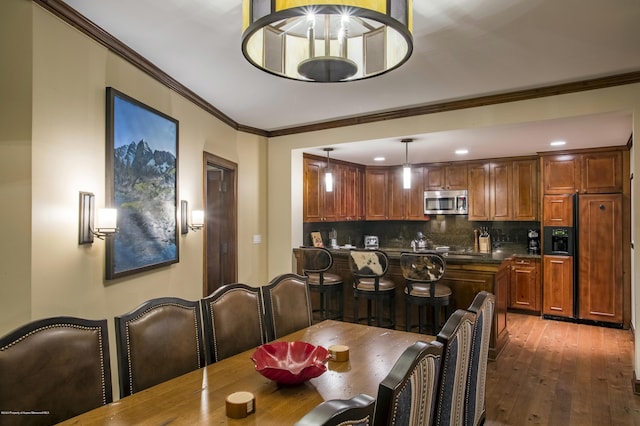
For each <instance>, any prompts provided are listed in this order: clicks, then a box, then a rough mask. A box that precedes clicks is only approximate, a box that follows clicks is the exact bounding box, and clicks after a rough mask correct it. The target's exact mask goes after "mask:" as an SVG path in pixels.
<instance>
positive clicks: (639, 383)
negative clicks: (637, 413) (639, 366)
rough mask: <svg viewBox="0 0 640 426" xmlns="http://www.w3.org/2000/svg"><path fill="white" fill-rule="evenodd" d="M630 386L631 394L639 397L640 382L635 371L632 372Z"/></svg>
mask: <svg viewBox="0 0 640 426" xmlns="http://www.w3.org/2000/svg"><path fill="white" fill-rule="evenodd" d="M631 386H632V387H633V393H634V394H636V395H640V380H638V378H637V377H636V372H635V370H634V371H633V380H632V381H631Z"/></svg>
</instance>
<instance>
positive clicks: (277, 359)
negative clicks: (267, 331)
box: [251, 342, 330, 385]
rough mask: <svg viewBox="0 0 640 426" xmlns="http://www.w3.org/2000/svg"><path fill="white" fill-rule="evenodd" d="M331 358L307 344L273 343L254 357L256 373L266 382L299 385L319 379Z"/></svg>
mask: <svg viewBox="0 0 640 426" xmlns="http://www.w3.org/2000/svg"><path fill="white" fill-rule="evenodd" d="M329 358H330V355H329V351H327V350H326V349H325V348H323V347H322V346H314V345H312V344H310V343H307V342H272V343H267V344H265V345H262V346H260V347H258V348H257V349H256V351H255V352H254V353H253V355H251V359H252V360H253V363H254V364H255V365H256V371H258V373H260V374H262V375H263V376H264V377H266V378H267V379H270V380H273V381H275V382H277V383H281V384H285V385H296V384H299V383H302V382H304V381H306V380H309V379H312V378H314V377H318V376H319V375H321V374H322V373H324V372H325V371H327V366H326V365H325V364H326V363H327V361H328V360H329Z"/></svg>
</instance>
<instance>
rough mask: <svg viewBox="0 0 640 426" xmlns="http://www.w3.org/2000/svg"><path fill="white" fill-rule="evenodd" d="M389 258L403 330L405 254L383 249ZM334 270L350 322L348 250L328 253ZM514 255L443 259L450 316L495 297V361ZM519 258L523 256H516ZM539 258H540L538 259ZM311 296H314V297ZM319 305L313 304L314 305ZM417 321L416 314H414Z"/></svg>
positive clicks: (492, 356) (469, 254) (459, 255)
mask: <svg viewBox="0 0 640 426" xmlns="http://www.w3.org/2000/svg"><path fill="white" fill-rule="evenodd" d="M382 250H383V251H384V252H385V253H387V255H388V257H389V268H388V271H387V276H388V277H389V278H390V279H392V280H393V281H394V282H395V283H396V327H397V328H398V329H400V330H404V329H405V326H406V324H405V298H404V278H403V276H402V271H401V269H400V253H402V252H403V251H407V250H400V249H382ZM330 251H331V253H332V255H333V260H334V262H333V266H332V268H331V272H333V273H335V274H338V275H340V276H341V277H342V279H343V281H344V320H345V321H353V275H352V274H351V271H350V269H349V256H348V253H349V250H348V249H331V250H330ZM293 253H294V257H295V259H296V272H297V273H299V274H301V273H302V266H301V265H302V262H301V251H300V250H299V249H294V250H293ZM512 255H513V253H511V252H506V251H505V252H501V251H496V252H493V253H477V252H470V251H468V252H454V253H449V254H448V255H447V256H446V261H447V269H446V272H445V275H444V278H443V279H442V281H441V283H442V284H445V285H447V286H449V288H451V292H452V294H451V306H450V308H451V312H454V311H455V310H456V309H467V308H468V307H469V305H471V302H472V301H473V299H474V297H475V295H476V294H477V293H479V292H480V291H483V290H484V291H488V292H490V293H493V294H494V295H495V297H496V309H495V312H494V320H493V326H492V328H493V329H492V333H491V342H490V347H489V359H491V360H495V359H497V358H498V356H499V354H500V352H501V351H502V349H503V348H504V346H505V345H506V343H507V342H508V339H509V334H508V332H507V297H508V283H509V273H510V270H509V269H510V268H509V266H508V262H503V261H504V260H506V259H509V258H510V257H511V256H512ZM518 256H522V255H521V254H518ZM537 257H538V258H539V256H537ZM312 296H315V294H313V295H312ZM317 303H318V302H317V301H315V300H314V305H315V304H317ZM414 316H416V317H417V313H415V312H414Z"/></svg>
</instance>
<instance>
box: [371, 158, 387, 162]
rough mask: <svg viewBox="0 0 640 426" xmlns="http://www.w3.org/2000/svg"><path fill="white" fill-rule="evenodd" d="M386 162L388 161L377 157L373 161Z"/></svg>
mask: <svg viewBox="0 0 640 426" xmlns="http://www.w3.org/2000/svg"><path fill="white" fill-rule="evenodd" d="M384 160H386V158H384V157H375V158H374V159H373V161H384Z"/></svg>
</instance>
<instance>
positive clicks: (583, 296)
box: [578, 194, 623, 323]
mask: <svg viewBox="0 0 640 426" xmlns="http://www.w3.org/2000/svg"><path fill="white" fill-rule="evenodd" d="M578 204H579V212H580V225H579V238H578V241H579V244H578V254H579V270H580V272H579V274H578V280H579V289H580V298H579V302H578V308H579V318H581V319H587V320H594V321H606V322H612V323H622V297H623V296H622V288H623V285H622V195H621V194H603V195H581V196H580V198H579V202H578Z"/></svg>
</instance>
